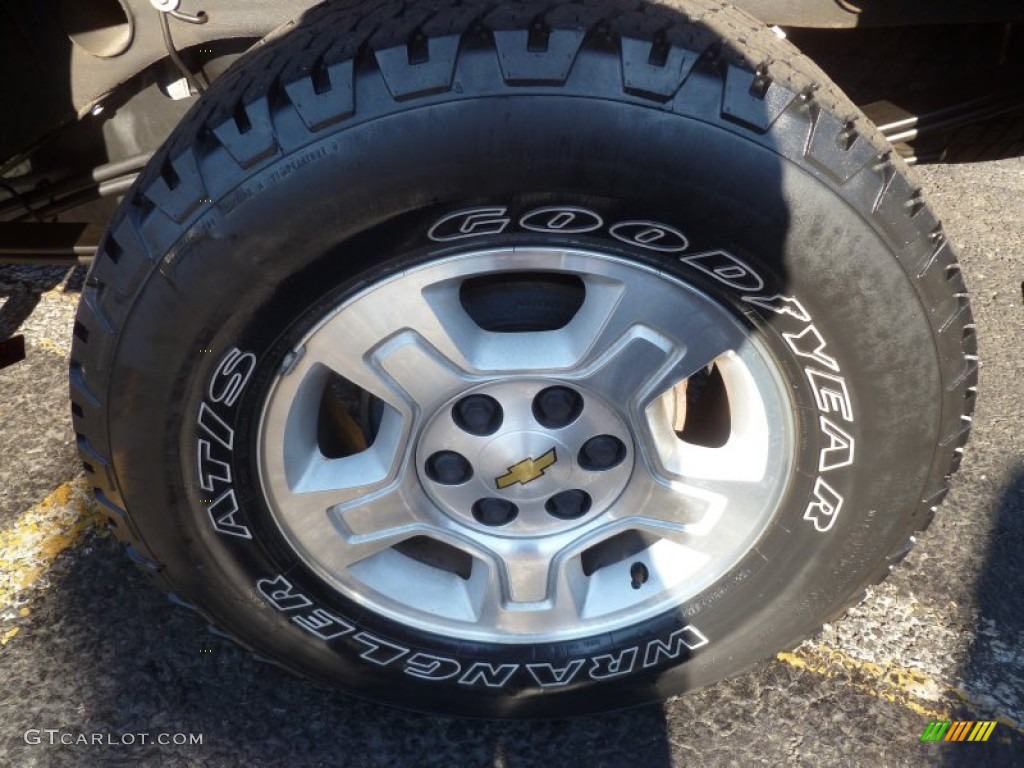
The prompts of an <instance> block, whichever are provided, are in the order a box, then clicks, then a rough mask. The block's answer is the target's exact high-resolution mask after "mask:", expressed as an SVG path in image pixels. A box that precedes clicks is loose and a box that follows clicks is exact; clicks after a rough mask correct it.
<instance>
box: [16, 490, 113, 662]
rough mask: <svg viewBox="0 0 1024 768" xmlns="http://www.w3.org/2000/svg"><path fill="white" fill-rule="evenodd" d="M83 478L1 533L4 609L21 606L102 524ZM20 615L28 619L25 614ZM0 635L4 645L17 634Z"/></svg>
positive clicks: (50, 497)
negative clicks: (64, 555) (58, 563)
mask: <svg viewBox="0 0 1024 768" xmlns="http://www.w3.org/2000/svg"><path fill="white" fill-rule="evenodd" d="M102 519H103V518H102V515H100V513H99V512H98V511H97V509H96V506H95V503H94V502H93V501H92V499H91V497H90V495H89V492H88V488H87V487H86V484H85V481H84V478H83V477H82V476H79V477H78V478H76V479H75V480H72V481H71V482H69V483H64V484H63V485H61V486H60V487H58V488H57V489H56V490H54V491H53V492H52V493H51V494H50V495H49V496H47V497H46V498H45V499H43V501H41V502H40V503H38V504H36V505H35V506H34V507H32V509H30V510H29V511H28V512H26V513H25V514H23V515H22V516H21V517H20V518H18V520H17V522H15V523H14V525H13V526H12V527H10V528H9V529H8V530H6V531H2V532H0V609H10V608H14V607H16V606H19V605H22V604H23V603H25V602H26V601H27V599H28V594H29V593H30V592H31V590H32V589H33V588H35V587H37V586H38V585H39V582H40V579H41V578H42V576H43V575H44V574H45V573H46V571H47V569H49V568H50V566H51V565H53V563H54V561H55V560H56V559H57V557H58V556H59V555H60V554H61V552H63V551H65V550H66V549H68V548H70V547H73V546H75V545H77V544H78V543H79V542H81V541H82V539H84V538H85V535H86V534H87V533H89V531H91V530H94V529H96V526H97V525H98V523H99V522H100V521H101V520H102ZM20 615H22V616H24V615H26V611H25V610H24V609H22V611H21V612H20ZM16 632H17V629H16V628H15V629H14V630H7V631H4V630H0V644H6V643H7V642H8V641H9V640H10V639H11V638H12V637H13V636H14V634H16Z"/></svg>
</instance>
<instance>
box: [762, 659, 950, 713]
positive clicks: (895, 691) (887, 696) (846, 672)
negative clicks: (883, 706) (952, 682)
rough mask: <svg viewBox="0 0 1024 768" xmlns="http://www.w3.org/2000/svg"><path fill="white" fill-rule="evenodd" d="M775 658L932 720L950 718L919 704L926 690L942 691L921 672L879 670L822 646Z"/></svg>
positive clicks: (879, 668)
mask: <svg viewBox="0 0 1024 768" xmlns="http://www.w3.org/2000/svg"><path fill="white" fill-rule="evenodd" d="M778 659H779V661H782V662H785V663H786V664H789V665H790V666H792V667H796V668H797V669H806V670H808V671H810V672H814V673H815V674H819V675H823V676H824V677H830V678H835V677H842V678H844V679H845V682H846V683H847V684H848V685H849V687H851V688H854V689H855V690H858V691H860V692H862V693H867V694H870V695H871V696H874V697H875V698H878V699H883V700H884V701H889V702H892V703H894V704H899V705H900V706H903V707H906V708H907V709H910V710H911V711H913V712H916V713H917V714H919V715H922V716H924V717H928V718H930V719H931V720H952V719H953V718H952V717H951V716H950V715H949V713H948V712H947V711H945V710H941V709H935V708H934V707H932V706H926V705H924V704H921V703H920V701H921V700H922V699H923V694H924V692H925V691H930V690H935V691H938V690H941V689H942V686H938V685H936V684H935V683H934V682H933V681H932V680H931V679H930V678H929V677H928V675H926V674H925V673H923V672H921V671H920V670H916V669H902V668H899V667H882V666H880V665H878V664H873V663H872V662H869V661H862V660H860V659H855V658H854V657H852V656H850V655H849V654H847V653H844V652H843V651H840V650H838V649H836V648H830V647H828V646H825V645H808V644H804V645H802V646H800V647H799V648H797V649H796V652H795V653H780V654H779V655H778Z"/></svg>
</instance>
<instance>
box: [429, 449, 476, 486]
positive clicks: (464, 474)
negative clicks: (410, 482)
mask: <svg viewBox="0 0 1024 768" xmlns="http://www.w3.org/2000/svg"><path fill="white" fill-rule="evenodd" d="M425 469H426V471H427V477H429V478H430V479H431V480H433V481H434V482H435V483H441V484H442V485H461V484H462V483H464V482H466V481H467V480H469V478H471V477H472V476H473V467H471V466H470V464H469V462H468V461H466V459H465V457H464V456H462V455H461V454H458V453H455V451H438V452H437V453H434V454H431V456H430V458H428V459H427V462H426V466H425Z"/></svg>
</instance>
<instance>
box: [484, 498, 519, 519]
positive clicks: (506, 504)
mask: <svg viewBox="0 0 1024 768" xmlns="http://www.w3.org/2000/svg"><path fill="white" fill-rule="evenodd" d="M518 515H519V507H517V506H516V505H515V504H513V503H512V502H511V501H506V500H505V499H494V498H485V499H478V500H477V501H476V502H475V503H474V504H473V517H475V518H476V520H477V522H480V523H483V524H484V525H492V526H498V525H508V524H509V523H511V522H512V521H513V520H515V519H516V517H517V516H518Z"/></svg>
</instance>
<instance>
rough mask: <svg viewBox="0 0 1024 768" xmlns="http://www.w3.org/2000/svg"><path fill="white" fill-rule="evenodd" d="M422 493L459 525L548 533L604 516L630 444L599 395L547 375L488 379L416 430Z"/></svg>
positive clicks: (627, 466) (625, 470)
mask: <svg viewBox="0 0 1024 768" xmlns="http://www.w3.org/2000/svg"><path fill="white" fill-rule="evenodd" d="M416 462H417V465H418V469H419V476H420V482H421V484H422V486H423V489H424V490H425V491H426V494H427V496H428V497H430V499H431V500H433V502H434V503H435V504H436V505H437V506H438V507H439V508H440V509H441V511H443V512H444V513H445V514H447V515H448V516H449V517H452V518H454V519H455V520H457V521H458V522H459V523H460V524H462V525H466V526H469V527H471V528H475V529H477V530H481V531H485V532H487V533H489V534H493V535H501V536H546V535H552V534H555V533H558V532H559V531H564V530H568V529H570V528H574V527H576V526H577V525H580V524H582V523H584V522H586V521H588V520H591V519H593V518H594V517H596V516H598V515H601V514H602V513H603V512H604V511H605V510H606V509H608V507H609V506H610V505H611V504H612V503H613V502H614V501H615V499H616V498H618V496H619V494H620V493H621V492H622V489H623V488H625V486H626V483H627V482H628V480H629V476H630V473H631V472H632V466H633V440H632V437H631V435H630V433H629V430H628V429H627V427H626V425H625V422H624V421H623V420H622V418H621V417H620V416H619V415H618V414H617V413H616V412H615V410H614V409H613V408H611V407H610V406H609V405H608V404H606V403H605V402H603V400H602V398H600V397H599V396H597V395H595V394H593V393H589V392H587V391H586V390H584V389H582V388H580V387H578V386H576V385H572V384H570V383H560V382H552V381H549V380H544V379H512V380H505V381H493V382H489V383H487V384H484V385H482V386H480V387H477V388H475V389H473V390H470V391H467V392H464V393H462V394H461V395H459V396H458V397H456V398H455V399H454V400H452V401H450V402H448V403H446V404H445V405H444V406H442V407H441V408H439V409H438V411H437V412H436V413H435V414H434V415H433V417H432V418H431V419H429V420H428V422H427V424H426V426H425V428H424V430H423V432H422V434H421V435H420V438H419V441H418V445H417V450H416Z"/></svg>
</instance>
